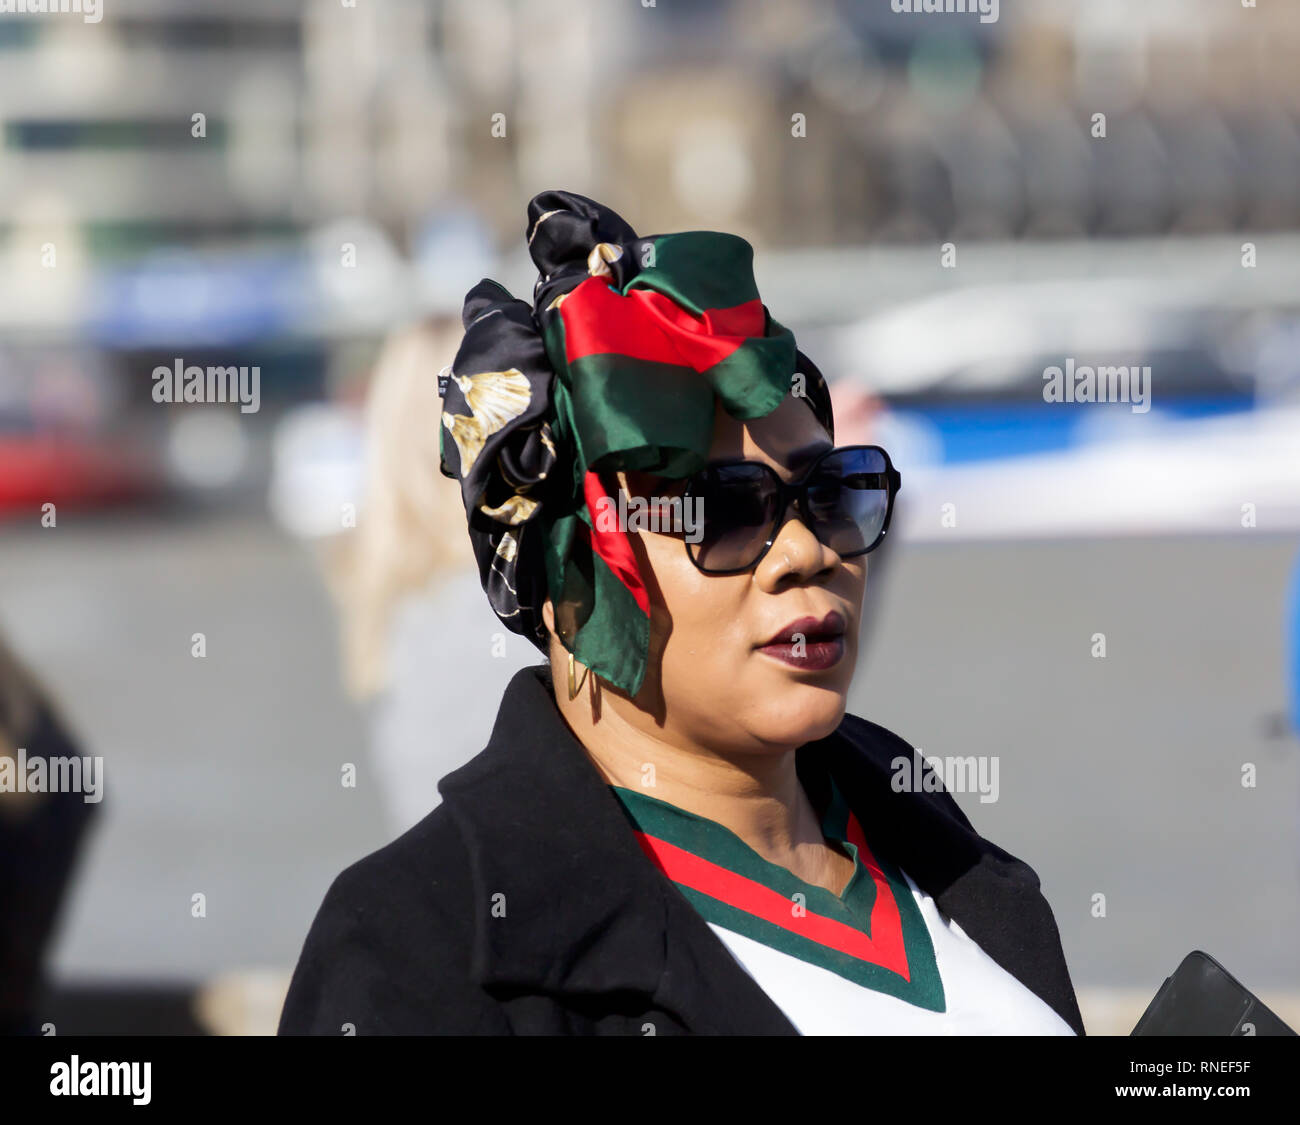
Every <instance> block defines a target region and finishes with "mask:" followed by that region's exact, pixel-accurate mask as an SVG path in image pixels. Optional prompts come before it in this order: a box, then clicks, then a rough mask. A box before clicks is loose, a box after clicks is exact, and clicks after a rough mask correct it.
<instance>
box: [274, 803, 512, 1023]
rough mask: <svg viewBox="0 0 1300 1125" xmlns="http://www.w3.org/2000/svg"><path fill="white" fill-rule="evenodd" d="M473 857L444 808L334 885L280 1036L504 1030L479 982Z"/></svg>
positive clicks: (311, 936)
mask: <svg viewBox="0 0 1300 1125" xmlns="http://www.w3.org/2000/svg"><path fill="white" fill-rule="evenodd" d="M470 898H471V884H470V876H469V860H468V856H467V854H466V851H465V847H464V844H463V842H462V841H461V837H460V834H459V831H458V830H457V828H456V826H455V823H454V821H453V820H452V819H451V817H450V816H449V814H448V813H447V812H446V810H445V809H444V808H443V807H442V806H439V807H438V808H436V809H434V810H433V811H432V812H431V813H429V815H428V816H426V817H425V818H424V819H423V820H421V821H420V822H419V823H418V824H416V825H414V826H413V827H411V828H410V829H408V830H407V831H406V832H404V833H402V835H400V836H399V837H397V838H396V839H395V840H393V841H392V842H391V843H389V844H386V845H385V846H384V847H382V848H379V849H378V850H376V851H374V852H372V853H370V854H369V855H367V856H365V857H364V858H362V859H359V860H357V861H356V862H355V863H353V864H351V865H350V866H348V867H347V868H345V869H344V870H343V871H342V872H340V873H339V874H338V875H337V876H336V877H335V879H334V881H333V882H332V883H331V884H330V886H329V889H328V890H327V891H326V893H325V897H324V900H323V901H322V902H321V905H320V909H319V910H318V911H317V913H316V917H315V919H314V921H313V922H312V925H311V929H310V930H309V931H308V934H307V938H306V941H305V942H304V944H303V949H302V953H301V955H300V956H299V959H298V963H297V966H296V967H295V969H294V973H293V978H292V980H291V981H290V985H289V991H288V995H287V996H286V998H285V1003H284V1008H283V1010H282V1012H281V1016H280V1026H279V1033H280V1034H281V1035H349V1034H357V1035H362V1034H386V1035H394V1034H398V1035H400V1034H433V1033H446V1032H449V1031H450V1032H453V1033H456V1032H464V1033H474V1032H479V1033H482V1032H491V1031H499V1030H501V1028H500V1027H498V1026H497V1023H498V1021H499V1020H500V1015H499V1013H498V1012H497V1010H496V1008H495V1005H493V1004H492V1003H491V1001H490V999H489V998H488V997H487V996H486V995H485V994H483V993H482V992H481V990H479V989H478V988H477V986H475V985H474V984H473V978H472V974H471V971H470V964H469V961H470V953H471V950H472V948H473V933H472V927H473V919H474V917H475V912H474V911H473V910H472V909H471V903H470Z"/></svg>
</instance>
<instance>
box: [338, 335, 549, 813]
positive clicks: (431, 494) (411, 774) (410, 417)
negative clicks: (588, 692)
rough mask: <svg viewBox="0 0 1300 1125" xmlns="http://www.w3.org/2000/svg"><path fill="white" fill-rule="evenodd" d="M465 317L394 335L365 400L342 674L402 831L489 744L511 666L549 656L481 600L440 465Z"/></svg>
mask: <svg viewBox="0 0 1300 1125" xmlns="http://www.w3.org/2000/svg"><path fill="white" fill-rule="evenodd" d="M462 334H463V333H462V330H461V325H460V320H459V318H458V317H453V316H435V317H430V318H428V319H425V320H423V321H421V322H419V323H417V324H414V325H412V326H410V327H408V328H406V329H403V330H400V331H398V332H395V333H394V334H393V335H392V336H391V337H390V338H389V340H388V341H387V342H386V344H385V345H384V348H383V350H382V352H381V354H380V356H379V359H378V361H377V363H376V365H375V369H374V373H373V376H372V379H371V383H370V388H369V393H368V397H367V401H366V423H365V425H366V436H365V443H366V444H365V485H364V495H363V501H362V507H361V511H360V513H359V515H358V519H357V527H356V530H355V533H354V537H353V538H352V540H351V542H350V545H348V546H347V547H346V549H345V553H344V555H343V556H342V558H341V560H340V563H341V569H340V570H339V571H338V572H337V573H336V574H335V579H336V584H337V590H338V593H339V595H340V597H341V603H342V612H343V650H344V660H345V678H346V682H347V684H348V687H349V689H350V691H351V693H352V694H353V695H354V696H355V697H357V698H359V699H363V700H365V701H367V705H368V708H369V718H370V735H371V748H372V754H373V761H374V766H375V769H376V772H377V777H378V781H379V785H380V788H381V791H382V795H383V801H384V805H385V809H386V812H387V814H388V818H389V824H390V827H391V829H392V831H393V832H394V833H395V834H396V833H399V832H402V831H404V830H405V829H407V828H409V827H410V826H411V825H413V824H415V823H416V821H418V820H420V819H421V818H422V817H423V816H424V815H425V814H426V813H428V812H429V811H430V810H432V809H433V808H434V807H435V806H436V805H437V804H438V802H439V800H440V798H439V796H438V789H437V784H438V781H439V779H440V778H442V776H443V775H444V774H446V773H448V772H450V771H451V770H453V769H455V768H457V767H458V766H460V765H462V764H463V763H464V762H466V761H468V760H469V758H470V757H472V756H473V755H474V754H475V753H477V752H478V751H479V750H480V749H482V748H483V746H485V745H486V744H487V741H488V736H489V735H490V734H491V732H492V723H493V720H494V719H495V717H496V707H497V701H498V700H499V699H500V696H501V693H502V692H503V691H504V690H505V687H506V685H507V684H508V683H509V682H510V679H511V677H512V676H513V675H514V673H515V672H516V671H518V670H519V669H520V668H521V667H523V666H524V665H525V664H536V663H539V662H540V659H541V658H540V654H539V653H538V652H537V650H536V648H534V647H533V646H532V645H531V644H529V642H528V641H526V640H525V639H524V638H522V637H520V636H517V635H515V634H514V633H511V632H510V631H509V630H507V629H506V628H505V627H504V626H503V625H502V624H501V622H500V621H499V620H498V619H497V617H496V614H494V613H493V612H492V609H491V607H490V606H488V605H486V604H485V603H484V601H483V591H482V585H481V583H480V581H479V575H478V570H477V567H476V565H475V559H474V552H473V550H472V549H471V546H470V543H469V540H468V538H467V535H466V527H465V509H464V506H463V504H462V503H461V498H460V492H459V490H458V488H457V485H456V482H455V481H451V480H448V479H447V478H446V477H444V476H443V475H442V473H441V472H440V471H439V463H440V462H439V430H440V422H439V419H440V417H441V413H442V400H441V399H440V398H439V395H438V374H439V372H440V371H441V370H442V368H443V367H445V366H446V365H447V364H449V363H450V362H451V360H452V357H453V356H454V355H455V354H456V349H457V347H458V346H459V344H460V340H461V336H462Z"/></svg>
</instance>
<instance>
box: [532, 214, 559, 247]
mask: <svg viewBox="0 0 1300 1125" xmlns="http://www.w3.org/2000/svg"><path fill="white" fill-rule="evenodd" d="M559 213H560V212H559V209H558V208H557V209H556V210H554V211H543V212H542V213H541V214H540V215H538V216H537V222H535V223H534V224H533V229H532V230H531V231H530V232H529V235H528V245H529V246H531V245H532V244H533V239H534V238H536V237H537V228H538V227H540V226H541V225H542V224H543V223H544V222H546V220H547V219H549V218H550V217H551V216H552V215H558V214H559Z"/></svg>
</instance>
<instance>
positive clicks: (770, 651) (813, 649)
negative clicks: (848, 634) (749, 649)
mask: <svg viewBox="0 0 1300 1125" xmlns="http://www.w3.org/2000/svg"><path fill="white" fill-rule="evenodd" d="M758 651H759V652H761V653H765V654H766V655H768V656H770V657H772V658H773V659H775V660H779V661H781V662H782V663H783V664H789V665H791V666H792V667H795V668H803V669H805V670H807V671H809V672H820V671H823V670H825V669H827V668H831V667H833V666H834V665H836V664H838V663H839V662H840V661H841V660H842V659H843V658H844V635H843V634H840V635H839V636H837V637H827V638H825V639H823V640H820V641H804V642H803V643H802V644H795V643H793V642H789V643H787V642H775V643H772V644H766V645H762V646H761V647H760V648H759V650H758Z"/></svg>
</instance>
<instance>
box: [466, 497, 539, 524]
mask: <svg viewBox="0 0 1300 1125" xmlns="http://www.w3.org/2000/svg"><path fill="white" fill-rule="evenodd" d="M537 504H538V501H536V500H534V499H533V498H532V497H531V496H519V495H515V496H511V497H510V499H508V500H507V501H506V502H505V503H504V504H499V505H498V506H497V507H495V508H489V507H488V506H487V505H486V504H480V505H479V509H480V510H481V511H482V512H483V514H484V515H485V516H491V517H492V518H493V519H494V520H497V521H499V522H500V523H510V524H519V523H526V522H527V521H528V520H529V519H531V518H532V515H533V513H534V512H535V511H537Z"/></svg>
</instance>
